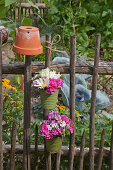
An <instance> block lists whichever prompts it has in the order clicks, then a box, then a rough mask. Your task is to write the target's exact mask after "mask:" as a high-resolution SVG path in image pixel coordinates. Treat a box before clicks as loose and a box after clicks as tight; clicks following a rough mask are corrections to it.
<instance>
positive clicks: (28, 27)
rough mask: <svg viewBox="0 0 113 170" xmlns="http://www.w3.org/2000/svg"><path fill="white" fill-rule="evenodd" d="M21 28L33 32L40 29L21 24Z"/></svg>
mask: <svg viewBox="0 0 113 170" xmlns="http://www.w3.org/2000/svg"><path fill="white" fill-rule="evenodd" d="M19 30H22V31H26V32H31V31H32V32H33V31H38V28H37V27H33V26H20V27H19Z"/></svg>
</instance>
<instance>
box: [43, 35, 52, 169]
mask: <svg viewBox="0 0 113 170" xmlns="http://www.w3.org/2000/svg"><path fill="white" fill-rule="evenodd" d="M45 39H46V42H45V68H47V67H48V68H50V57H51V50H50V48H49V47H50V44H49V42H51V35H50V34H46V37H45ZM48 113H49V110H48V109H44V111H43V114H44V119H48ZM44 152H45V158H46V170H51V153H49V152H47V150H46V143H45V140H44Z"/></svg>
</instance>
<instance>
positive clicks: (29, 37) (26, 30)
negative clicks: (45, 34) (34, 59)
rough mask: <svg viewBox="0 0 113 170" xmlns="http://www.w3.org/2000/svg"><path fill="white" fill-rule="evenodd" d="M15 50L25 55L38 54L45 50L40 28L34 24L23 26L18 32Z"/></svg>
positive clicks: (14, 45)
mask: <svg viewBox="0 0 113 170" xmlns="http://www.w3.org/2000/svg"><path fill="white" fill-rule="evenodd" d="M13 51H14V52H16V53H18V54H23V55H38V54H41V53H42V52H43V47H42V46H41V42H40V35H39V30H38V28H36V27H32V26H21V27H19V29H18V31H17V33H16V41H15V44H13Z"/></svg>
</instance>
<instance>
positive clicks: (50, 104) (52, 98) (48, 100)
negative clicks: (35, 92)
mask: <svg viewBox="0 0 113 170" xmlns="http://www.w3.org/2000/svg"><path fill="white" fill-rule="evenodd" d="M39 92H40V99H41V105H42V108H43V109H54V108H55V107H56V103H57V98H58V92H59V90H57V91H56V92H55V93H53V94H47V93H46V91H45V90H41V89H40V90H39Z"/></svg>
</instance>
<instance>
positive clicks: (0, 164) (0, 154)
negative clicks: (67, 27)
mask: <svg viewBox="0 0 113 170" xmlns="http://www.w3.org/2000/svg"><path fill="white" fill-rule="evenodd" d="M2 102H3V101H2V33H1V32H0V170H3V151H2V107H3V103H2Z"/></svg>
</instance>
